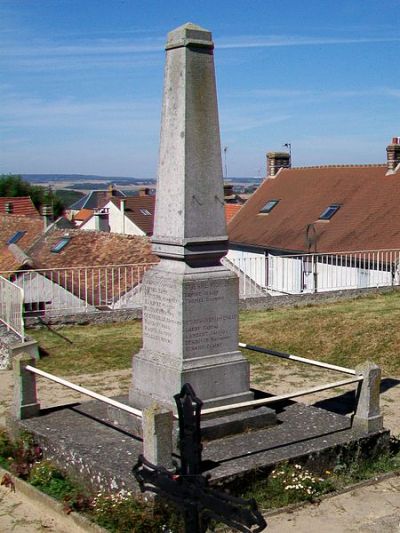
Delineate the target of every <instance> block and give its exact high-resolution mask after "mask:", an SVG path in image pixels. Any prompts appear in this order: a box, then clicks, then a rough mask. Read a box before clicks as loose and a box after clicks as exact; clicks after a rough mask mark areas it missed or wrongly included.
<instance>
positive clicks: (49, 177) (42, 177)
mask: <svg viewBox="0 0 400 533" xmlns="http://www.w3.org/2000/svg"><path fill="white" fill-rule="evenodd" d="M22 178H23V179H24V180H26V181H29V182H30V183H47V182H48V183H51V182H58V181H72V182H73V183H77V182H78V183H79V182H82V183H84V182H88V181H89V182H102V181H103V182H104V183H105V185H106V184H109V183H114V184H116V185H118V184H120V185H128V184H133V185H142V184H143V185H148V184H154V183H155V182H156V180H155V179H140V178H133V177H123V176H96V175H90V174H22Z"/></svg>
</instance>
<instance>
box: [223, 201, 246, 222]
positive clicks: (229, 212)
mask: <svg viewBox="0 0 400 533" xmlns="http://www.w3.org/2000/svg"><path fill="white" fill-rule="evenodd" d="M241 208H242V205H241V204H225V219H226V222H227V223H228V222H230V221H231V220H232V218H233V217H234V216H235V215H236V213H237V212H238V211H240V209H241Z"/></svg>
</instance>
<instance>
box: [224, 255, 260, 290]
mask: <svg viewBox="0 0 400 533" xmlns="http://www.w3.org/2000/svg"><path fill="white" fill-rule="evenodd" d="M258 259H259V258H253V257H249V258H247V257H243V258H241V259H240V260H238V259H237V258H234V257H224V258H223V259H222V260H221V263H222V264H223V265H225V266H226V267H227V268H229V269H230V270H232V272H234V273H235V274H237V276H238V278H239V297H240V298H249V297H253V298H254V297H257V296H265V294H266V289H265V287H264V286H263V276H262V273H263V272H264V269H265V265H264V262H265V260H264V261H262V260H263V259H264V258H263V257H260V260H258Z"/></svg>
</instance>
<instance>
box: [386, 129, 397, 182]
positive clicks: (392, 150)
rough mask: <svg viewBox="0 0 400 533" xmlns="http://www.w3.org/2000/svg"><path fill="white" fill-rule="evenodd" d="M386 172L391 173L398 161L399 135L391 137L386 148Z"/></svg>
mask: <svg viewBox="0 0 400 533" xmlns="http://www.w3.org/2000/svg"><path fill="white" fill-rule="evenodd" d="M386 152H387V167H388V174H393V172H395V171H396V167H397V166H398V164H399V163H400V137H393V139H392V142H391V144H389V146H387V148H386Z"/></svg>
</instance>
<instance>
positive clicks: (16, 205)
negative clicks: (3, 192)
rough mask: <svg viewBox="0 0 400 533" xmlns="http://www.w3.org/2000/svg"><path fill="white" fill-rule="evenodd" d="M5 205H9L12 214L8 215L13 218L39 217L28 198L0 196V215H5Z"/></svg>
mask: <svg viewBox="0 0 400 533" xmlns="http://www.w3.org/2000/svg"><path fill="white" fill-rule="evenodd" d="M6 204H11V206H12V212H11V213H10V214H12V215H14V216H29V217H35V216H39V212H38V210H37V209H36V207H35V206H34V205H33V203H32V200H31V197H30V196H15V197H6V196H0V214H3V213H4V214H5V213H7V211H6Z"/></svg>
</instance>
